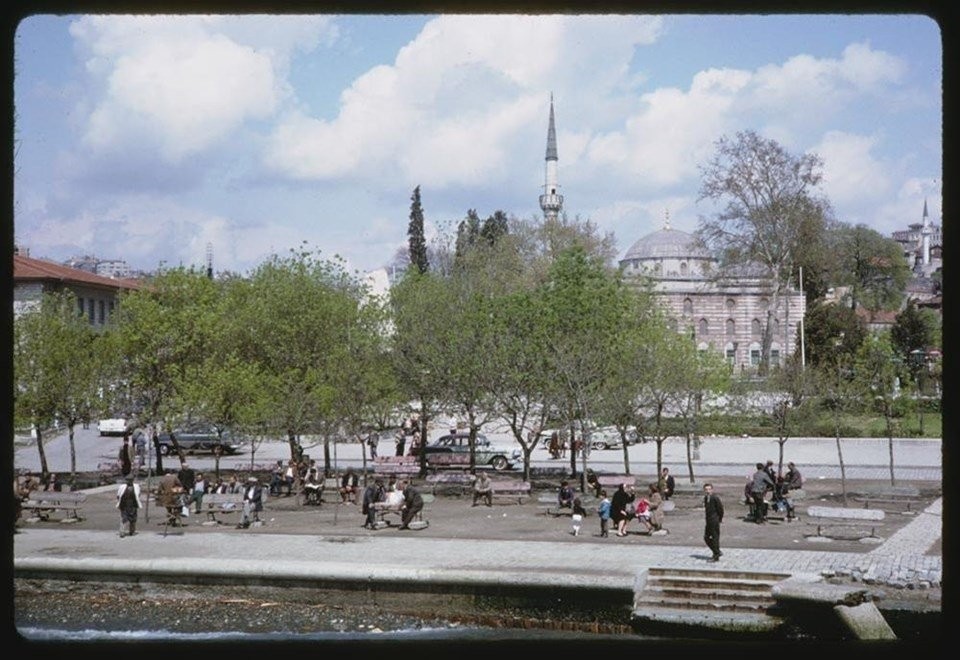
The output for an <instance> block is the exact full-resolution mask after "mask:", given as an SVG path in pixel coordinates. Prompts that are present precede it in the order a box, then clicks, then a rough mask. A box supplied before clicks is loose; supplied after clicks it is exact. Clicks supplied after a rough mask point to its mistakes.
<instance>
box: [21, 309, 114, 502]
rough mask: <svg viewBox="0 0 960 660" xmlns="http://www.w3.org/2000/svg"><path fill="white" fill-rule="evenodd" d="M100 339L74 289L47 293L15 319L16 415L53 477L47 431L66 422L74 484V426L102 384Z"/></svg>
mask: <svg viewBox="0 0 960 660" xmlns="http://www.w3.org/2000/svg"><path fill="white" fill-rule="evenodd" d="M99 347H100V342H98V336H97V333H96V331H95V330H93V328H91V326H90V324H89V323H88V322H87V321H86V319H85V318H84V317H83V316H80V315H78V314H77V303H76V299H75V297H74V296H73V295H72V294H71V293H69V292H64V293H45V294H43V295H42V297H41V299H40V302H39V304H38V305H37V306H36V307H34V308H32V309H29V310H27V311H26V312H24V313H23V314H21V315H20V316H19V317H18V318H17V319H16V320H15V321H14V337H13V349H14V350H13V358H14V361H13V373H14V399H13V403H14V407H13V408H14V410H13V412H14V418H15V419H16V420H17V422H18V424H21V425H24V426H27V425H30V426H32V427H33V429H34V430H35V432H36V436H37V452H38V453H39V456H40V474H41V478H42V479H43V481H44V482H46V481H47V479H48V478H49V474H50V473H49V469H48V466H47V457H46V453H45V452H44V447H43V435H44V431H45V430H46V429H48V428H50V427H51V426H52V425H53V424H54V422H55V421H57V422H59V421H63V422H64V423H65V424H66V425H67V429H68V434H69V444H70V483H71V484H72V483H74V480H75V478H76V466H77V463H76V448H75V446H74V427H75V425H76V424H77V422H80V421H82V420H84V419H89V418H90V413H91V411H92V408H93V405H94V404H93V402H94V401H95V400H96V397H97V390H98V389H99V387H100V386H101V382H100V380H99V371H98V367H99V364H100V354H99V352H98V349H99Z"/></svg>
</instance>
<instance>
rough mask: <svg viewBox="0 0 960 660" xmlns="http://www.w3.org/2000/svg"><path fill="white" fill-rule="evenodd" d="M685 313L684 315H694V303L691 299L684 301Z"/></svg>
mask: <svg viewBox="0 0 960 660" xmlns="http://www.w3.org/2000/svg"><path fill="white" fill-rule="evenodd" d="M683 313H684V314H693V301H692V300H690V299H689V298H684V299H683Z"/></svg>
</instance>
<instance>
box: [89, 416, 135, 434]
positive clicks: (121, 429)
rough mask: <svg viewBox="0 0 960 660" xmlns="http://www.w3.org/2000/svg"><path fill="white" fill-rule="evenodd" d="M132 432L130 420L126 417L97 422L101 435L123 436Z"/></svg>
mask: <svg viewBox="0 0 960 660" xmlns="http://www.w3.org/2000/svg"><path fill="white" fill-rule="evenodd" d="M129 430H130V420H128V419H127V418H126V417H112V418H110V419H101V420H100V421H99V422H97V431H99V432H100V435H123V434H125V433H126V432H127V431H129Z"/></svg>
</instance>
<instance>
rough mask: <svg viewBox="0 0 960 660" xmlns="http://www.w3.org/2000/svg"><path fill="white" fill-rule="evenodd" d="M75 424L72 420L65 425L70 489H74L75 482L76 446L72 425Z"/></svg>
mask: <svg viewBox="0 0 960 660" xmlns="http://www.w3.org/2000/svg"><path fill="white" fill-rule="evenodd" d="M75 424H76V422H74V421H73V420H71V421H70V423H69V424H68V425H67V438H68V439H69V441H70V490H74V486H76V484H77V446H76V444H74V442H73V427H74V425H75Z"/></svg>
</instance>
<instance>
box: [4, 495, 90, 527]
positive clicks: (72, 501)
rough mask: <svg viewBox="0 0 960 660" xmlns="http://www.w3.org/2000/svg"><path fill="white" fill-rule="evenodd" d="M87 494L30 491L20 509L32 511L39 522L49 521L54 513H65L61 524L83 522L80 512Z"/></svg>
mask: <svg viewBox="0 0 960 660" xmlns="http://www.w3.org/2000/svg"><path fill="white" fill-rule="evenodd" d="M86 499H87V494H86V493H83V492H76V491H70V492H66V493H63V492H58V491H46V490H35V491H31V492H30V495H29V496H28V497H27V499H26V501H24V502H22V503H21V504H20V507H21V509H23V510H29V511H32V512H33V513H34V514H36V517H37V518H39V519H40V520H49V519H50V514H51V513H53V512H54V511H63V512H67V515H65V516H64V518H63V520H62V521H61V522H77V521H78V520H83V517H82V516H81V515H80V511H81V509H82V508H83V503H84V502H85V501H86Z"/></svg>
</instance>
